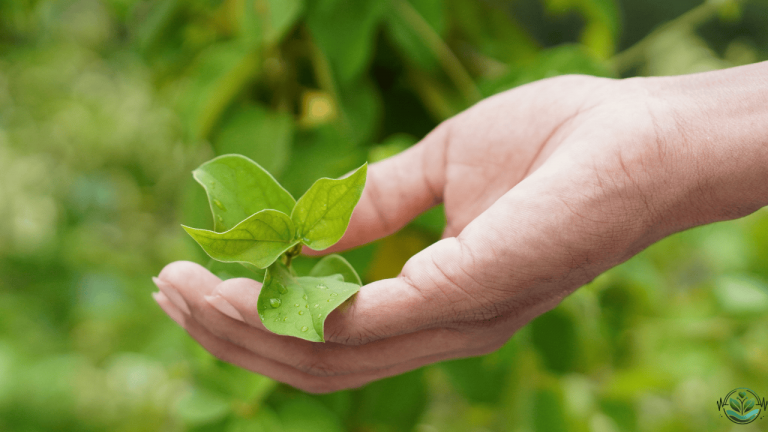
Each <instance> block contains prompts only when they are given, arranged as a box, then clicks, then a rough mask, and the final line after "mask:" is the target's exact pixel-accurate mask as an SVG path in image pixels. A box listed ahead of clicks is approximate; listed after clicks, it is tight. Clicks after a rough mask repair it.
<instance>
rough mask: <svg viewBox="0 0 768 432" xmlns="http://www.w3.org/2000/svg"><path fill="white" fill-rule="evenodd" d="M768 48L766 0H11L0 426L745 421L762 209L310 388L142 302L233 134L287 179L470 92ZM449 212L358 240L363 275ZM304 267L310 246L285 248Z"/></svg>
mask: <svg viewBox="0 0 768 432" xmlns="http://www.w3.org/2000/svg"><path fill="white" fill-rule="evenodd" d="M765 59H768V1H766V0H746V1H731V0H722V1H707V2H704V3H702V2H701V1H700V0H673V1H670V0H510V1H502V0H479V1H478V0H388V1H382V0H354V1H353V0H161V1H147V0H101V1H99V0H66V1H65V0H58V1H54V0H0V218H1V220H2V221H3V223H2V224H0V430H2V431H24V432H27V431H28V432H34V431H118V432H128V431H225V432H230V431H231V432H247V431H305V430H312V431H324V432H336V431H356V432H369V431H370V432H386V431H418V432H433V431H457V432H458V431H462V432H466V431H477V432H481V431H482V432H485V431H519V432H523V431H525V432H543V431H546V432H550V431H595V432H612V431H638V432H640V431H653V432H661V431H675V432H679V431H697V432H701V431H726V430H731V429H733V430H736V429H737V430H739V431H757V430H768V429H766V428H768V420H758V421H757V422H755V423H753V424H752V425H749V426H736V425H733V424H730V423H729V422H728V421H727V420H726V419H725V418H724V417H721V416H720V413H719V412H718V411H717V409H716V401H717V400H718V399H719V398H721V397H724V396H725V394H726V393H728V392H729V391H730V390H732V389H733V388H735V387H742V386H744V387H750V388H752V389H753V390H755V391H756V392H757V393H758V394H760V395H761V396H765V397H768V314H767V312H768V211H766V210H762V211H759V212H757V213H756V214H754V215H752V216H750V217H748V218H745V219H742V220H738V221H733V222H727V223H720V224H716V225H712V226H707V227H702V228H698V229H694V230H691V231H688V232H685V233H682V234H678V235H675V236H673V237H671V238H668V239H666V240H664V241H662V242H660V243H658V244H656V245H654V246H652V247H651V248H650V249H648V250H646V251H645V252H643V253H641V254H640V255H638V256H637V257H635V258H633V259H632V260H631V261H629V262H627V263H626V264H624V265H622V266H620V267H618V268H616V269H613V270H611V271H609V272H608V273H606V274H604V275H603V276H601V277H599V278H598V279H597V280H596V281H594V282H593V283H591V284H589V285H588V286H586V287H584V288H582V289H580V290H578V291H577V292H576V293H575V294H573V295H572V296H570V297H569V298H567V299H566V300H565V301H564V302H563V303H562V305H561V306H559V307H558V308H557V309H555V310H553V311H551V312H549V313H547V314H545V315H543V316H541V317H540V318H538V319H536V320H535V321H534V322H532V323H531V324H530V325H528V326H527V327H525V328H524V329H522V330H521V331H520V332H519V333H518V334H517V335H516V336H515V337H513V338H512V339H511V340H510V341H509V343H508V344H507V345H506V346H504V347H503V348H502V349H501V350H499V351H498V352H495V353H492V354H490V355H487V356H484V357H479V358H470V359H463V360H456V361H449V362H444V363H441V364H438V365H433V366H430V367H426V368H423V369H420V370H416V371H414V372H411V373H408V374H405V375H402V376H398V377H394V378H391V379H387V380H383V381H379V382H375V383H373V384H370V385H368V386H366V387H364V388H361V389H358V390H353V391H344V392H338V393H334V394H329V395H323V396H312V395H307V394H304V393H302V392H299V391H296V390H294V389H292V388H290V387H288V386H285V385H282V384H278V383H275V382H274V381H272V380H270V379H268V378H265V377H262V376H259V375H255V374H251V373H249V372H246V371H243V370H240V369H237V368H235V367H232V366H230V365H228V364H225V363H223V362H220V361H218V360H216V359H215V358H213V357H212V356H210V355H209V354H207V353H206V352H205V351H203V350H202V349H201V348H199V347H198V346H197V344H196V343H195V342H193V341H192V340H191V339H190V338H189V337H188V336H187V335H186V333H185V332H184V331H183V330H181V329H180V328H179V327H178V326H176V325H175V324H174V323H172V322H171V320H170V319H168V318H167V317H166V316H165V315H164V314H163V313H162V311H161V310H160V309H159V308H158V307H157V305H156V304H155V303H154V302H153V300H152V298H151V297H150V293H151V292H153V291H155V287H154V286H153V285H152V283H151V281H150V276H152V275H156V274H157V273H158V272H159V271H160V269H161V268H162V267H163V266H164V265H165V264H166V263H168V262H170V261H175V260H181V259H186V260H192V261H196V262H199V263H201V264H203V265H208V266H209V267H210V268H211V270H212V271H214V272H216V273H217V274H219V275H220V276H221V277H233V276H239V275H242V274H246V275H247V273H244V272H243V270H241V269H240V268H238V267H237V266H228V265H214V264H212V263H210V262H209V260H208V259H207V257H206V256H205V255H204V254H203V252H202V250H201V249H200V248H199V247H198V246H197V245H196V244H195V243H194V242H193V241H192V240H191V239H190V238H189V237H188V236H187V235H186V234H185V233H184V231H183V230H182V229H181V228H180V226H179V224H180V223H185V224H188V225H191V226H196V227H201V228H210V227H211V225H212V221H211V217H210V213H209V210H208V206H207V204H206V200H205V194H204V192H203V190H202V188H201V187H200V186H199V185H197V183H195V182H194V181H193V179H192V176H191V170H192V169H194V168H195V167H197V166H198V165H199V164H200V163H202V162H204V161H206V160H207V159H209V158H211V157H213V156H215V155H218V154H225V153H241V154H244V155H246V156H248V157H250V158H252V159H254V160H256V161H257V162H259V163H260V164H261V165H263V166H264V167H266V168H267V169H268V170H269V171H271V172H272V173H274V174H275V175H276V177H277V178H278V179H279V180H280V182H281V183H282V184H284V185H286V187H287V188H288V189H289V190H290V191H291V192H292V193H293V194H294V196H300V195H301V194H302V193H303V192H304V191H305V190H306V188H307V187H308V186H309V185H310V184H311V183H312V182H313V181H314V180H315V179H317V178H319V177H323V176H328V177H334V176H338V175H341V174H343V173H345V172H347V171H348V170H350V169H352V168H354V167H356V166H359V165H360V164H361V163H362V162H363V161H366V160H368V161H371V162H373V161H376V160H380V159H383V158H386V157H388V156H391V155H393V154H395V153H397V152H399V151H401V150H403V149H405V148H407V147H408V146H409V145H412V144H413V143H414V142H416V141H417V140H418V139H420V138H421V137H423V136H424V135H425V134H426V133H427V132H429V131H430V130H431V129H432V128H433V127H434V126H435V125H437V124H438V123H439V122H440V121H442V120H444V119H446V118H448V117H450V116H452V115H454V114H456V113H458V112H459V111H461V110H463V109H465V108H467V107H469V106H471V105H472V104H473V103H475V102H477V101H478V100H480V99H482V98H483V97H486V96H489V95H492V94H494V93H497V92H500V91H503V90H506V89H509V88H512V87H515V86H518V85H521V84H524V83H526V82H530V81H533V80H536V79H540V78H545V77H550V76H554V75H559V74H566V73H582V74H592V75H601V76H608V77H629V76H637V75H640V76H643V75H667V74H684V73H690V72H698V71H705V70H712V69H718V68H725V67H731V66H736V65H741V64H746V63H751V62H756V61H761V60H765ZM443 224H444V218H443V216H442V210H441V209H440V208H436V209H434V210H432V211H430V212H428V213H426V214H425V215H423V216H421V217H419V218H418V219H417V220H415V221H414V222H413V223H412V224H411V225H409V226H408V227H407V228H405V229H404V230H402V231H401V232H400V233H398V234H395V235H393V236H391V237H389V238H386V239H384V240H382V241H379V242H377V243H375V244H372V245H369V246H365V247H363V248H360V249H358V250H355V251H351V252H349V253H347V254H346V256H347V258H348V259H349V261H350V262H352V263H353V265H355V267H356V268H357V269H358V270H359V271H360V273H361V274H362V275H363V276H364V279H365V280H366V281H368V282H370V281H373V280H377V279H381V278H386V277H392V276H394V275H396V274H397V273H398V272H399V270H400V268H401V267H402V265H403V263H404V262H405V261H406V260H407V259H408V257H409V256H411V255H412V254H414V253H416V252H417V251H419V250H421V249H422V248H424V247H425V246H427V245H429V244H430V243H432V242H434V241H436V240H437V239H438V238H439V235H440V232H441V230H442V227H443ZM297 265H299V266H301V265H311V262H310V261H309V260H308V259H304V260H300V262H299V263H298V264H297Z"/></svg>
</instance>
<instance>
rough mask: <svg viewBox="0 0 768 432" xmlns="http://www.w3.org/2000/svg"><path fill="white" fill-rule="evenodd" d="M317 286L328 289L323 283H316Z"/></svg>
mask: <svg viewBox="0 0 768 432" xmlns="http://www.w3.org/2000/svg"><path fill="white" fill-rule="evenodd" d="M317 288H318V289H328V287H327V286H325V284H317Z"/></svg>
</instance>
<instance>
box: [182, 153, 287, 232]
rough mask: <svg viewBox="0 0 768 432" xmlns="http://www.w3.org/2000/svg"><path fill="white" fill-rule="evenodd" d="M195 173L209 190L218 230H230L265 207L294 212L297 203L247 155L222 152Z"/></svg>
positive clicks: (215, 227) (207, 190) (199, 181)
mask: <svg viewBox="0 0 768 432" xmlns="http://www.w3.org/2000/svg"><path fill="white" fill-rule="evenodd" d="M192 175H193V177H194V178H195V180H197V182H198V183H200V184H201V185H202V186H203V187H204V188H205V192H206V193H207V194H208V202H209V203H210V205H211V211H212V212H213V230H214V231H216V232H222V231H227V230H229V229H231V228H233V227H234V226H235V225H237V224H238V223H240V222H241V221H243V220H244V219H245V218H247V217H248V216H250V215H252V214H254V213H257V212H260V211H262V210H265V209H273V210H277V211H280V212H283V213H285V214H291V211H292V210H293V207H294V205H295V204H296V201H295V200H294V199H293V197H292V196H291V194H290V193H288V191H286V190H285V189H283V187H282V186H280V184H279V183H278V182H277V181H276V180H275V179H274V177H272V175H271V174H269V173H268V172H267V171H265V170H264V168H262V167H261V166H260V165H259V164H257V163H256V162H254V161H252V160H250V159H248V158H247V157H245V156H241V155H224V156H219V157H217V158H215V159H212V160H210V161H208V162H206V163H204V164H202V165H200V167H199V168H197V169H196V170H194V171H193V172H192Z"/></svg>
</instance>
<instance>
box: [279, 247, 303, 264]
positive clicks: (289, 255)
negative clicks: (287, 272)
mask: <svg viewBox="0 0 768 432" xmlns="http://www.w3.org/2000/svg"><path fill="white" fill-rule="evenodd" d="M300 253H301V243H299V244H297V245H296V246H294V247H292V248H290V249H288V250H287V251H285V255H283V256H284V257H285V266H286V267H288V268H291V261H292V260H293V257H295V256H298V255H299V254H300Z"/></svg>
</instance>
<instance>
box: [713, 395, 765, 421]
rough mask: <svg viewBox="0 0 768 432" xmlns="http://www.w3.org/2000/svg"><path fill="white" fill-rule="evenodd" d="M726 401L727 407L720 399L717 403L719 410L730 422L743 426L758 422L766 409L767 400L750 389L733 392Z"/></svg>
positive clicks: (726, 397) (727, 396)
mask: <svg viewBox="0 0 768 432" xmlns="http://www.w3.org/2000/svg"><path fill="white" fill-rule="evenodd" d="M725 400H726V401H728V402H727V405H726V403H725V402H723V399H720V400H719V401H718V402H717V409H718V410H722V411H723V413H724V414H725V417H726V418H728V420H730V421H731V422H733V423H736V424H741V425H744V424H748V423H752V422H753V421H755V420H757V419H758V418H759V417H760V413H762V411H763V410H764V409H765V408H766V401H765V399H761V398H760V397H759V396H758V395H757V393H755V392H754V391H752V390H750V389H748V388H738V389H735V390H732V391H731V392H730V393H728V394H727V395H726V396H725ZM726 406H727V407H726ZM728 408H730V409H728Z"/></svg>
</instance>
